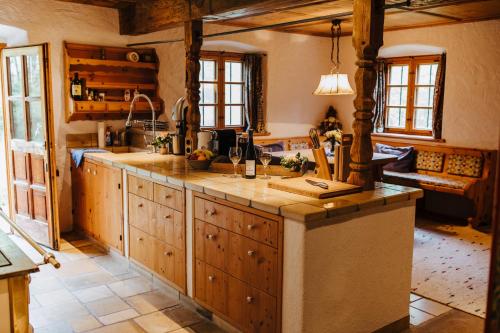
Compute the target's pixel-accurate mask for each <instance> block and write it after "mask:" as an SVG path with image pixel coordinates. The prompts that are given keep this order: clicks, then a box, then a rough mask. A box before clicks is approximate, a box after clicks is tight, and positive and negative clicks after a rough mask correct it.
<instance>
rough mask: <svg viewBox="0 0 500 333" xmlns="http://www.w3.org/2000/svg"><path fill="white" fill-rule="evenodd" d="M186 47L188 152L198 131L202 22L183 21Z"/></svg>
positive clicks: (190, 150)
mask: <svg viewBox="0 0 500 333" xmlns="http://www.w3.org/2000/svg"><path fill="white" fill-rule="evenodd" d="M184 35H185V39H184V40H185V41H184V43H185V47H186V97H187V98H186V100H187V104H188V112H187V115H186V121H187V133H186V150H185V153H186V155H187V154H190V153H191V152H192V151H193V150H195V149H196V145H197V140H198V138H197V133H198V132H199V131H200V50H201V44H202V43H203V39H202V36H203V22H202V21H201V20H192V21H187V22H185V23H184Z"/></svg>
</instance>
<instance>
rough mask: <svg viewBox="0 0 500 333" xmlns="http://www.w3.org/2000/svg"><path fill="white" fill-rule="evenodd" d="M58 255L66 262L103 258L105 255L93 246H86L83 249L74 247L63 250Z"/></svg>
mask: <svg viewBox="0 0 500 333" xmlns="http://www.w3.org/2000/svg"><path fill="white" fill-rule="evenodd" d="M60 254H61V255H62V256H64V257H65V258H66V259H67V260H68V261H74V260H82V259H88V258H94V257H98V256H103V255H105V254H106V253H105V252H104V251H103V250H102V249H101V248H99V247H97V246H95V245H87V246H83V247H78V248H76V247H75V248H72V249H68V250H63V251H61V252H60Z"/></svg>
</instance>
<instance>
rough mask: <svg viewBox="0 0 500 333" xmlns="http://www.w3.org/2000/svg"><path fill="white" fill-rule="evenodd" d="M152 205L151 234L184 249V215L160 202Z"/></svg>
mask: <svg viewBox="0 0 500 333" xmlns="http://www.w3.org/2000/svg"><path fill="white" fill-rule="evenodd" d="M153 205H154V207H155V208H154V217H153V219H152V230H151V234H152V235H154V236H155V237H156V238H158V239H159V240H161V241H164V242H167V243H168V244H170V245H173V246H175V247H176V248H179V249H184V247H185V238H184V233H185V232H184V215H183V213H181V212H179V211H176V210H174V209H172V208H169V207H165V206H163V205H160V204H155V203H153Z"/></svg>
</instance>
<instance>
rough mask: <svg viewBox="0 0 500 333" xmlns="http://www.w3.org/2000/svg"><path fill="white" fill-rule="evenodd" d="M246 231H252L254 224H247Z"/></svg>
mask: <svg viewBox="0 0 500 333" xmlns="http://www.w3.org/2000/svg"><path fill="white" fill-rule="evenodd" d="M247 229H248V230H253V229H255V225H254V224H249V225H247Z"/></svg>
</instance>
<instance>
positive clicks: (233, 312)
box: [226, 276, 277, 333]
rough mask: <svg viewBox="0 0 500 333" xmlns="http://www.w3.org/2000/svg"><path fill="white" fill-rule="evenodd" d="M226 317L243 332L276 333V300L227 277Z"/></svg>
mask: <svg viewBox="0 0 500 333" xmlns="http://www.w3.org/2000/svg"><path fill="white" fill-rule="evenodd" d="M227 279H228V287H227V293H226V294H227V316H228V317H229V318H231V319H232V320H233V321H234V322H235V323H237V324H238V326H240V327H241V328H242V330H243V332H259V333H267V332H269V333H271V332H272V333H274V332H276V321H277V315H276V310H277V308H276V298H275V297H272V296H270V295H267V294H266V293H264V292H262V291H260V290H257V289H255V288H252V287H251V286H249V285H247V284H246V283H244V282H242V281H239V280H238V279H235V278H234V277H232V276H228V278H227Z"/></svg>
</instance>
